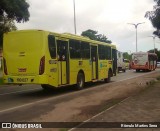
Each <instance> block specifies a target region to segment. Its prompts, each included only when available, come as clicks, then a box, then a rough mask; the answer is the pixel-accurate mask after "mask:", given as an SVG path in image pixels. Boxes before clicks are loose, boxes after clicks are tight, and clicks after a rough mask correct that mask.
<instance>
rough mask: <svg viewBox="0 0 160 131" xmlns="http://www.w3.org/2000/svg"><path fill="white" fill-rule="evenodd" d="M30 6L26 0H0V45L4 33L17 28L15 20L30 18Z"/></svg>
mask: <svg viewBox="0 0 160 131" xmlns="http://www.w3.org/2000/svg"><path fill="white" fill-rule="evenodd" d="M28 8H29V4H28V3H27V2H26V0H0V46H2V43H3V33H5V32H9V31H12V30H16V29H17V28H16V26H15V23H14V20H15V21H17V22H19V23H20V22H26V21H28V20H29V16H30V14H29V11H28Z"/></svg>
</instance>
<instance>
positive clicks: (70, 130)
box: [68, 97, 130, 131]
mask: <svg viewBox="0 0 160 131" xmlns="http://www.w3.org/2000/svg"><path fill="white" fill-rule="evenodd" d="M129 98H130V97H127V98H125V99H123V100H122V101H120V102H118V103H117V104H115V105H113V106H111V107H109V108H107V109H106V110H104V111H102V112H100V113H98V114H96V115H94V116H92V117H91V118H89V119H87V120H85V121H83V122H82V123H81V124H79V125H77V126H75V127H73V128H71V129H69V130H68V131H73V130H75V129H76V128H78V127H80V126H82V125H83V124H85V123H86V122H89V121H90V120H92V119H94V118H96V117H98V116H100V115H102V114H103V113H105V112H106V111H109V110H111V109H113V108H114V107H115V106H117V105H119V104H121V103H122V102H124V101H126V100H128V99H129Z"/></svg>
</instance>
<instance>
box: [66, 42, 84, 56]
mask: <svg viewBox="0 0 160 131" xmlns="http://www.w3.org/2000/svg"><path fill="white" fill-rule="evenodd" d="M69 50H70V58H75V59H76V58H81V51H80V41H77V40H70V41H69Z"/></svg>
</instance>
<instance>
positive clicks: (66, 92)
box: [0, 70, 159, 121]
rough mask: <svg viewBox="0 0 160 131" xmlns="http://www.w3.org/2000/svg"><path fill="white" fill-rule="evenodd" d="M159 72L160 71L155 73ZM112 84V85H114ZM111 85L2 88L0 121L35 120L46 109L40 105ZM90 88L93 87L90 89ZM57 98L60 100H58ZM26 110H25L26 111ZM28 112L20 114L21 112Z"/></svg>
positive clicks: (131, 75) (126, 76)
mask: <svg viewBox="0 0 160 131" xmlns="http://www.w3.org/2000/svg"><path fill="white" fill-rule="evenodd" d="M154 72H159V70H157V71H154ZM149 73H151V72H148V73H146V72H141V73H136V72H134V71H132V70H131V71H127V72H126V73H119V74H118V75H117V76H116V77H113V78H112V82H113V83H114V82H118V81H123V80H126V79H130V78H134V77H138V76H144V75H146V74H149ZM112 82H111V84H112ZM107 85H109V84H104V83H102V82H100V83H94V84H93V85H87V88H86V89H84V90H82V91H78V92H77V91H75V90H74V89H73V87H67V88H63V89H59V90H56V91H55V92H44V91H43V90H42V88H41V87H40V86H39V85H24V86H13V85H11V86H0V121H8V120H13V121H21V120H29V119H32V118H34V117H35V116H36V115H38V114H36V113H39V114H40V113H41V111H42V110H43V111H44V109H41V108H40V107H41V106H39V105H38V104H39V103H41V105H45V104H46V102H52V103H54V104H55V103H58V102H59V101H61V102H62V101H63V100H66V99H69V98H67V97H68V96H71V95H72V96H78V95H82V94H84V92H86V91H87V90H92V88H93V89H96V88H99V87H100V86H107ZM90 86H92V87H91V88H90ZM57 98H59V99H58V100H57ZM54 104H53V105H50V107H49V108H46V110H50V109H53V108H54ZM24 109H25V110H24ZM22 110H23V111H24V112H26V114H24V112H22V113H21V112H20V111H22ZM28 111H29V112H28Z"/></svg>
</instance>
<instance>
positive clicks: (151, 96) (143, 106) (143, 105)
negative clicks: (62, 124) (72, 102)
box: [73, 80, 160, 131]
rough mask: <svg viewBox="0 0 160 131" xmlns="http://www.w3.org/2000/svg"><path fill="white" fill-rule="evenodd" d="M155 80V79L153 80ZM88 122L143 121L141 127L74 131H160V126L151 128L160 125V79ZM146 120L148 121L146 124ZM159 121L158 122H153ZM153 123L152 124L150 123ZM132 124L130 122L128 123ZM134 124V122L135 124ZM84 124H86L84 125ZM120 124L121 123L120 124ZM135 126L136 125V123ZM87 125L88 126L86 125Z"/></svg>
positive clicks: (76, 130)
mask: <svg viewBox="0 0 160 131" xmlns="http://www.w3.org/2000/svg"><path fill="white" fill-rule="evenodd" d="M152 82H153V81H152ZM87 122H102V123H103V122H122V123H125V122H126V125H127V122H133V123H134V122H135V123H138V122H142V123H144V124H139V126H140V128H119V129H115V128H85V129H84V128H77V129H73V130H74V131H81V130H85V131H92V130H94V131H95V130H99V131H106V130H109V131H117V130H120V131H121V130H122V131H124V130H127V131H128V130H131V131H134V130H136V131H150V130H152V131H153V130H154V131H158V130H159V128H151V126H152V127H154V126H155V127H156V126H158V127H159V126H160V80H159V81H156V82H155V83H154V82H153V83H151V85H149V86H147V87H146V88H145V89H144V90H142V91H141V92H139V93H138V94H136V95H134V96H131V97H129V98H128V99H125V100H124V101H121V102H120V103H118V104H116V105H115V106H114V107H113V108H111V109H108V110H105V111H103V112H102V113H101V114H99V115H97V116H96V117H94V118H93V119H90V120H89V121H87ZM145 122H148V123H147V124H145ZM153 122H157V123H158V124H157V123H153ZM149 123H151V124H149ZM128 125H130V124H128ZM133 125H134V124H133ZM83 126H84V125H83ZM119 126H120V124H119ZM134 126H135V125H134ZM142 126H148V127H150V128H141V127H142ZM86 127H87V126H86Z"/></svg>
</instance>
